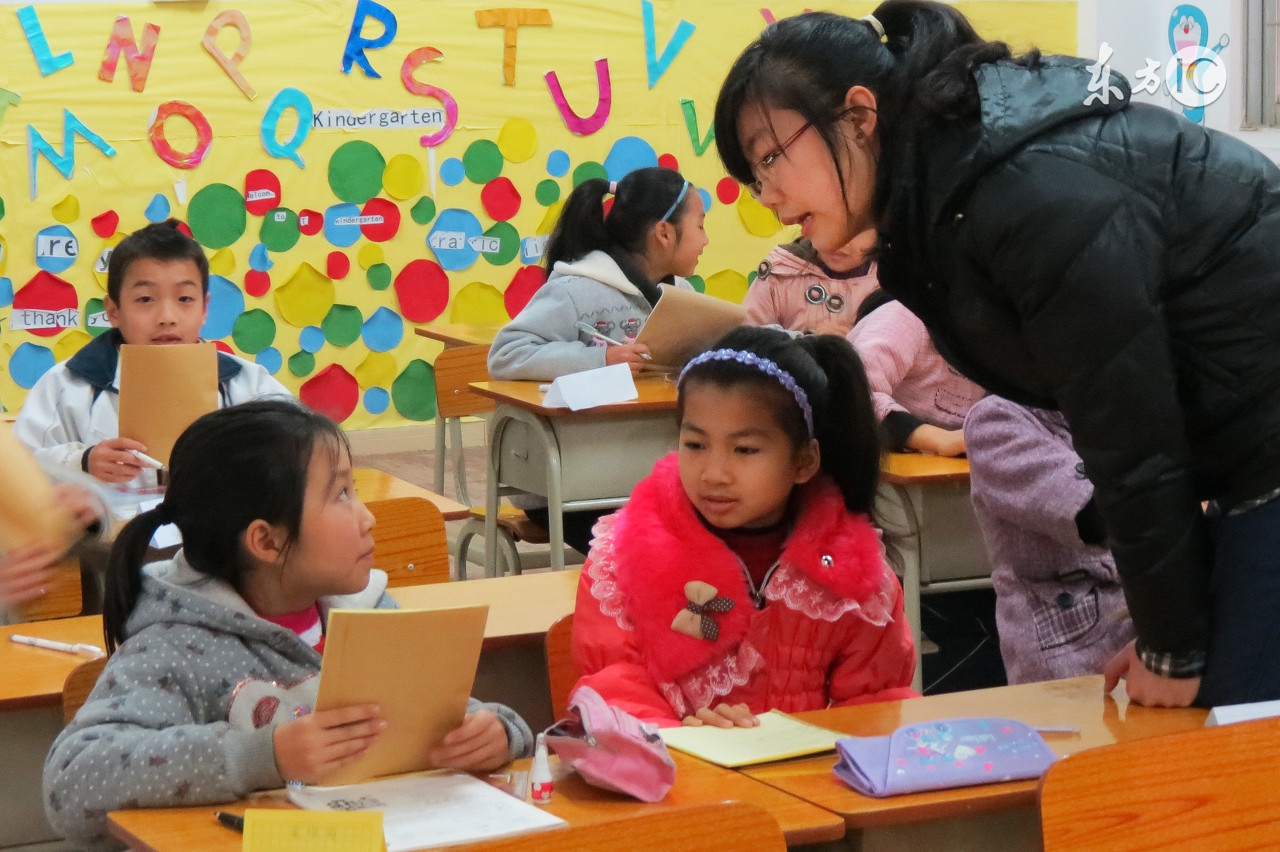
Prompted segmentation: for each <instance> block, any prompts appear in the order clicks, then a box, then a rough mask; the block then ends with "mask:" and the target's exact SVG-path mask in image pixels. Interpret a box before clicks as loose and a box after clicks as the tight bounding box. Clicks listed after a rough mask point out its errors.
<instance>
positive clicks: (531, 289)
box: [502, 266, 547, 318]
mask: <svg viewBox="0 0 1280 852" xmlns="http://www.w3.org/2000/svg"><path fill="white" fill-rule="evenodd" d="M546 280H547V271H546V270H545V269H543V268H542V267H541V266H522V267H520V269H519V270H517V271H516V274H515V275H513V276H512V277H511V283H510V284H508V285H507V289H506V290H505V291H503V293H502V303H503V307H505V308H506V309H507V316H509V317H513V318H514V317H515V315H516V314H518V313H520V312H521V311H522V310H524V306H525V305H527V304H529V300H530V299H532V298H533V294H534V293H536V292H538V288H540V287H541V286H542V285H543V284H544V283H545V282H546Z"/></svg>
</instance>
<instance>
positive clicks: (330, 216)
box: [324, 204, 360, 248]
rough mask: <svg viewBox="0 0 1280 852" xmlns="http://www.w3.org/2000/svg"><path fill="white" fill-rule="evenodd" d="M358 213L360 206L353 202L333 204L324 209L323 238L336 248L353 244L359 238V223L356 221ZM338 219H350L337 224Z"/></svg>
mask: <svg viewBox="0 0 1280 852" xmlns="http://www.w3.org/2000/svg"><path fill="white" fill-rule="evenodd" d="M359 215H360V208H359V207H357V206H356V205H354V204H335V205H333V206H332V207H330V208H329V209H328V210H326V211H324V238H325V239H326V240H328V241H329V243H330V244H331V245H335V246H337V247H338V248H346V247H347V246H349V245H353V244H354V243H355V241H356V240H358V239H360V225H359V224H358V223H357V217H359ZM339 219H350V220H351V221H349V222H343V223H341V224H339V221H338V220H339Z"/></svg>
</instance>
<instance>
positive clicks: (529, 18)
mask: <svg viewBox="0 0 1280 852" xmlns="http://www.w3.org/2000/svg"><path fill="white" fill-rule="evenodd" d="M476 26H478V27H480V28H481V29H487V28H489V27H502V29H503V31H504V32H503V35H502V85H504V86H514V85H515V84H516V40H517V39H518V38H519V33H520V27H549V26H551V12H550V11H548V10H546V9H477V10H476Z"/></svg>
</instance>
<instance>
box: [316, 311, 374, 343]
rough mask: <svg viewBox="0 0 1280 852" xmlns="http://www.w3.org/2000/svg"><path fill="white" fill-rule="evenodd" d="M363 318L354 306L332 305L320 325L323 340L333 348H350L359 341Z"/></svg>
mask: <svg viewBox="0 0 1280 852" xmlns="http://www.w3.org/2000/svg"><path fill="white" fill-rule="evenodd" d="M363 324H364V317H363V316H361V315H360V309H359V308H357V307H355V306H354V305H334V306H333V307H332V308H330V309H329V314H328V315H327V316H326V317H325V318H324V321H323V322H321V323H320V328H321V330H322V331H324V339H325V340H327V341H329V343H330V344H331V345H333V346H340V347H345V346H350V345H351V344H353V343H355V342H356V341H357V340H359V339H360V327H361V326H362V325H363Z"/></svg>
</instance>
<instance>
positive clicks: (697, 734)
mask: <svg viewBox="0 0 1280 852" xmlns="http://www.w3.org/2000/svg"><path fill="white" fill-rule="evenodd" d="M756 718H757V719H759V720H760V725H759V726H758V727H755V728H714V727H711V726H710V725H702V726H701V727H693V726H690V727H681V728H663V729H662V730H661V731H659V732H658V733H660V734H661V735H662V739H663V741H664V742H665V743H666V744H667V745H668V746H670V747H671V748H674V749H678V750H680V751H683V752H688V753H689V754H691V755H693V756H694V757H700V758H702V759H703V760H707V761H710V762H711V763H717V764H719V765H720V766H728V767H735V766H750V765H751V764H753V763H768V762H769V761H771V760H786V759H787V758H789V757H803V756H804V755H807V754H821V753H822V752H824V751H835V747H836V740H838V739H839V738H840V737H842V736H844V735H843V734H840V733H837V732H836V731H829V730H827V729H826V728H819V727H818V726H817V725H810V724H809V723H808V722H801V721H800V720H799V719H795V718H793V717H791V716H788V715H787V714H786V713H783V712H782V711H780V710H770V711H769V712H768V713H761V714H760V715H758V716H757V717H756Z"/></svg>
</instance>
